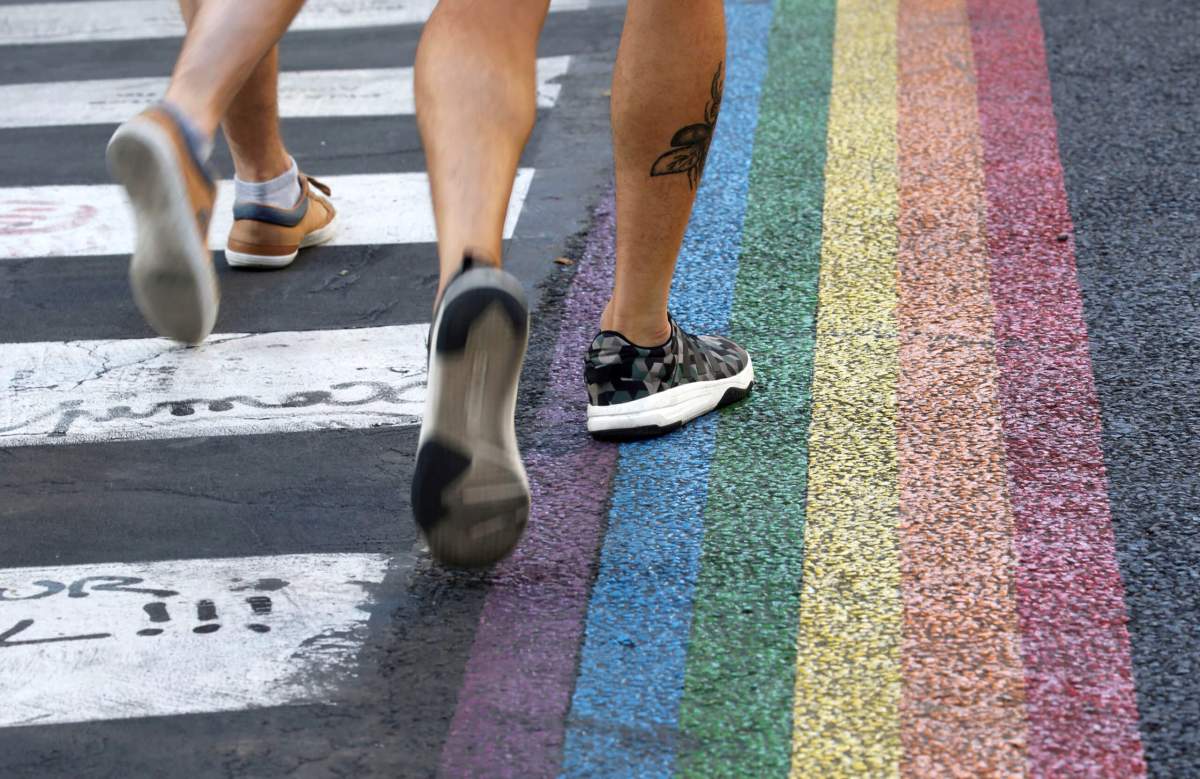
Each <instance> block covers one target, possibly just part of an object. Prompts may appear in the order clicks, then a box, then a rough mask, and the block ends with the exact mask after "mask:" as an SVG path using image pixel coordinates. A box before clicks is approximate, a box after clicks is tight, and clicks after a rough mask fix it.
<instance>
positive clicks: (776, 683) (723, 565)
mask: <svg viewBox="0 0 1200 779" xmlns="http://www.w3.org/2000/svg"><path fill="white" fill-rule="evenodd" d="M833 17H834V3H833V2H832V0H781V1H780V2H778V3H777V4H776V12H775V19H774V23H773V24H772V29H771V40H770V49H769V67H768V70H767V74H766V79H765V81H764V83H763V87H762V101H761V107H760V109H759V110H760V116H759V120H758V128H757V132H756V135H755V140H754V159H753V162H752V164H751V168H750V193H749V197H748V203H747V209H746V221H745V226H744V227H743V234H742V250H741V257H740V259H739V261H738V275H737V282H736V286H735V292H734V303H733V310H732V312H731V314H730V328H731V331H732V335H733V337H734V339H735V340H737V341H738V342H739V343H741V344H742V345H743V346H744V347H746V348H747V349H748V350H749V351H750V353H751V355H753V357H754V366H755V372H756V376H757V378H758V381H759V382H760V385H759V388H758V390H757V391H756V393H755V394H754V395H753V396H752V397H751V398H750V399H749V400H748V401H747V402H744V403H740V404H738V405H736V406H733V407H731V408H730V409H729V410H728V411H727V412H726V413H724V414H722V417H721V420H720V423H719V427H718V433H717V445H716V453H715V455H714V458H713V462H712V465H711V466H710V468H711V470H710V473H709V488H708V505H707V507H706V508H705V512H704V546H703V548H702V550H701V564H700V570H699V572H698V576H697V582H696V592H695V595H694V597H693V603H694V608H695V611H694V613H693V616H692V635H691V641H690V644H689V647H688V658H687V672H686V676H685V679H684V695H683V700H682V702H681V706H680V714H679V731H680V732H679V736H678V744H679V745H680V755H679V757H678V759H677V765H678V773H679V775H680V776H682V777H692V778H693V779H708V778H709V777H713V776H755V777H759V776H764V777H765V776H785V775H786V774H787V771H788V766H789V762H790V755H791V743H792V717H791V712H792V698H793V691H794V686H795V667H796V629H797V620H798V612H799V607H800V573H801V567H802V563H803V557H804V545H803V538H804V509H805V505H804V496H805V494H806V492H807V482H806V479H807V473H808V471H807V460H808V430H809V421H810V416H809V414H810V408H811V382H812V347H813V325H814V319H815V309H816V297H817V295H816V288H817V273H818V267H819V264H820V247H821V214H822V208H823V203H824V195H823V181H824V177H823V169H824V165H825V156H826V149H825V143H826V127H827V118H828V107H829V81H830V57H831V50H832V38H833ZM780 160H787V161H788V164H786V165H781V164H779V161H780ZM782 236H786V239H781V237H782ZM717 690H719V691H720V694H713V693H714V691H717Z"/></svg>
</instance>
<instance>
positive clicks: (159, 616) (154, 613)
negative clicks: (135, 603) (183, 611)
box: [137, 601, 171, 636]
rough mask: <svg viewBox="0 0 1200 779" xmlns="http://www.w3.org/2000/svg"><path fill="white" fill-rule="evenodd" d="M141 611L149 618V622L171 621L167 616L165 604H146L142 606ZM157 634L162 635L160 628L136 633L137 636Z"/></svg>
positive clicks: (145, 629)
mask: <svg viewBox="0 0 1200 779" xmlns="http://www.w3.org/2000/svg"><path fill="white" fill-rule="evenodd" d="M142 609H143V610H144V611H145V612H146V614H147V615H148V616H149V617H150V621H151V622H155V623H158V622H170V621H171V616H170V615H169V614H167V604H165V603H159V602H157V601H156V602H154V603H147V604H146V605H145V606H142ZM159 633H162V628H143V629H142V630H139V631H138V632H137V634H138V635H139V636H157V635H158V634H159Z"/></svg>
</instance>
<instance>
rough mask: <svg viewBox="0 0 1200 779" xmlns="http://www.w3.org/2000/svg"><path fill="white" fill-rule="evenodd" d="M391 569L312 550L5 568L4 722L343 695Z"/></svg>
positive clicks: (378, 561) (0, 649) (0, 634)
mask: <svg viewBox="0 0 1200 779" xmlns="http://www.w3.org/2000/svg"><path fill="white" fill-rule="evenodd" d="M387 568H388V559H387V557H386V556H384V555H372V554H313V555H282V556H274V557H245V558H234V559H219V560H178V561H167V562H147V563H106V564H100V565H76V566H63V567H50V568H10V569H7V570H0V701H3V705H0V727H14V726H23V725H49V724H56V723H64V722H83V721H88V720H97V719H119V718H127V717H149V716H161V715H170V714H187V713H194V712H211V711H231V710H237V709H247V708H256V707H262V706H278V705H286V704H299V703H312V702H336V695H335V693H336V689H337V688H338V686H340V685H342V684H345V683H346V682H347V681H348V680H349V679H350V677H351V675H352V674H353V673H354V662H355V658H356V654H357V651H358V648H359V647H360V646H361V644H362V642H363V640H364V638H365V632H366V621H367V618H368V616H369V614H368V612H367V610H366V609H367V607H368V606H369V604H370V600H371V596H370V586H371V585H373V584H376V583H378V582H380V581H382V579H383V577H384V574H385V573H386V571H387ZM109 587H111V588H113V589H107V588H109ZM132 590H157V591H158V593H157V594H155V593H152V592H135V591H132ZM249 598H255V599H257V601H256V603H257V605H258V608H259V612H260V613H254V606H253V605H252V603H251V602H250V601H249V600H248V599H249ZM264 598H265V599H269V608H270V613H263V612H265V610H266V609H267V608H268V603H267V602H266V601H264V600H263V599H264ZM202 601H207V602H209V603H210V604H211V609H210V608H208V607H206V606H202V604H201V602H202ZM147 604H161V606H152V607H151V608H152V609H154V610H157V611H158V612H159V613H160V614H165V615H166V616H167V617H169V620H168V621H165V622H161V621H160V622H157V623H155V622H151V620H150V616H149V613H148V612H147V611H146V609H145V607H146V605H147ZM202 611H204V612H206V613H208V614H214V613H215V619H210V620H204V621H202V620H201V619H200V616H201V613H202ZM203 625H207V626H209V627H208V628H206V629H208V630H211V629H212V628H211V626H213V625H218V626H219V627H218V628H217V630H215V632H208V633H197V632H195V629H196V628H199V627H201V626H203ZM251 625H254V626H257V628H256V629H251V627H249V626H251ZM264 628H265V629H266V630H265V631H264ZM145 630H161V631H162V632H161V633H159V634H157V635H139V631H145ZM70 639H73V640H70ZM29 642H35V643H29Z"/></svg>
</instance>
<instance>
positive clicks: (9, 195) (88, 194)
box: [0, 168, 534, 259]
mask: <svg viewBox="0 0 1200 779" xmlns="http://www.w3.org/2000/svg"><path fill="white" fill-rule="evenodd" d="M533 173H534V172H533V170H532V169H531V168H522V169H521V170H519V171H517V177H516V179H515V180H514V181H513V189H512V196H511V197H510V198H509V201H508V215H507V218H506V219H505V222H504V237H505V238H506V239H508V238H511V237H512V234H513V230H514V229H515V228H516V224H517V219H518V218H519V216H520V213H521V208H522V207H523V205H524V203H525V197H526V195H528V194H529V186H530V184H531V183H532V182H533ZM318 178H319V179H320V180H321V181H323V182H325V183H326V184H328V185H329V186H330V187H331V188H332V190H333V196H332V198H331V200H332V202H333V204H334V206H336V207H337V209H338V225H339V226H338V233H337V236H336V237H335V238H334V239H333V240H332V241H330V242H329V243H328V244H326V245H327V246H359V245H374V244H393V243H433V242H434V241H435V240H437V230H436V225H435V224H434V220H433V207H432V205H431V204H430V199H429V178H428V176H427V174H425V173H424V172H420V173H388V174H362V175H352V176H318ZM232 223H233V185H232V183H231V182H228V181H223V182H221V186H220V189H219V194H218V196H217V203H216V206H215V208H214V211H213V219H212V225H211V227H210V229H209V245H210V246H211V247H212V248H214V249H223V248H224V246H225V241H226V239H227V238H228V236H229V228H230V227H231V226H232ZM134 235H135V233H134V226H133V212H132V211H131V209H130V207H129V201H128V198H127V197H126V194H125V190H124V189H123V188H121V187H119V186H116V185H113V184H97V185H67V186H46V187H7V188H0V259H6V258H7V259H23V258H28V257H86V256H98V255H106V254H130V253H132V252H133V244H134Z"/></svg>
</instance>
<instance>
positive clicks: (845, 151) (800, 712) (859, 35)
mask: <svg viewBox="0 0 1200 779" xmlns="http://www.w3.org/2000/svg"><path fill="white" fill-rule="evenodd" d="M896 13H897V7H896V3H895V2H870V1H868V0H839V2H838V6H837V23H836V28H835V35H834V54H833V80H832V90H831V92H830V101H829V102H830V105H829V132H828V141H827V143H828V151H827V154H826V162H825V206H824V214H823V222H824V226H823V233H822V246H821V275H820V289H819V298H818V302H817V306H818V316H817V340H816V348H815V355H814V358H813V385H812V386H813V388H812V397H813V399H812V428H811V434H810V440H809V457H810V460H809V482H808V515H807V521H806V524H805V527H804V579H803V590H802V595H801V604H800V629H799V638H798V641H797V659H796V702H795V713H794V718H795V721H794V732H793V754H792V775H793V776H795V777H803V776H812V775H815V774H831V773H834V774H836V773H841V774H850V775H855V774H857V775H863V774H868V773H869V774H872V775H890V774H894V773H896V772H897V771H898V769H899V762H900V732H899V730H900V729H899V720H898V707H899V702H900V633H901V616H902V615H901V604H900V595H899V587H900V564H899V550H898V547H897V538H896V535H897V522H898V496H897V481H896V480H897V472H896V467H897V466H896V371H897V342H896V318H895V307H896V251H897V228H896V219H897V208H898V205H897V178H896V177H897V171H896V153H897V152H896Z"/></svg>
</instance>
